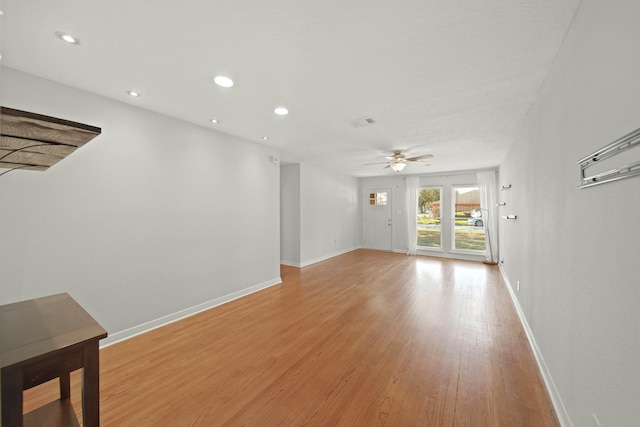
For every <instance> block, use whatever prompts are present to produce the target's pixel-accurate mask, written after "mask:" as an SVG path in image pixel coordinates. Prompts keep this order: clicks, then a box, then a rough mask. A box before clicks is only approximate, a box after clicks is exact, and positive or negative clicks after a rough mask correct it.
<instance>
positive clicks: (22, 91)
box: [0, 68, 280, 337]
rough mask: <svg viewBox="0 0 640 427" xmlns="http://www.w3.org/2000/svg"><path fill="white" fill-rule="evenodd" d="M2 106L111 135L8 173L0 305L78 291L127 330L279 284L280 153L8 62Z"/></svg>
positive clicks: (1, 216) (121, 331)
mask: <svg viewBox="0 0 640 427" xmlns="http://www.w3.org/2000/svg"><path fill="white" fill-rule="evenodd" d="M2 104H3V105H4V106H7V107H12V108H17V109H22V110H27V111H32V112H36V113H42V114H45V115H51V116H55V117H60V118H64V119H67V120H72V121H78V122H82V123H87V124H90V125H94V126H98V127H101V128H102V131H103V133H102V135H101V136H99V137H97V138H96V139H95V140H93V141H92V142H90V143H89V144H87V145H86V146H85V147H82V148H80V149H79V150H77V151H76V152H75V153H73V154H72V155H71V156H69V157H68V158H67V159H64V160H63V161H61V162H60V163H58V164H57V165H55V166H54V167H52V168H51V169H50V170H48V171H46V172H30V171H14V172H11V173H8V174H6V175H4V176H2V177H0V195H1V200H2V207H1V209H0V236H1V239H2V240H1V244H0V282H1V283H2V286H1V288H0V304H4V303H9V302H14V301H18V300H23V299H28V298H34V297H38V296H44V295H48V294H54V293H58V292H69V293H70V294H71V295H72V296H73V297H74V298H75V299H76V300H77V301H79V302H80V304H82V305H83V306H84V307H85V308H86V309H87V310H88V311H89V312H90V313H91V314H92V315H93V316H94V317H95V318H96V319H97V320H98V321H99V322H100V323H101V324H102V325H103V326H104V327H105V328H106V329H107V330H108V331H109V333H110V334H116V335H115V336H116V337H124V336H126V335H127V333H128V332H127V331H129V332H135V331H139V330H140V328H139V327H140V326H141V325H144V324H146V322H151V323H150V324H146V326H150V325H154V324H155V323H154V322H156V321H158V319H161V318H163V317H164V316H171V315H172V314H174V313H178V312H181V311H183V310H187V311H188V310H189V309H191V308H193V307H202V304H206V303H207V302H216V301H221V300H224V299H225V298H228V297H229V296H238V295H241V294H243V293H245V292H246V291H248V290H252V289H257V288H259V287H262V286H267V285H270V284H273V283H277V282H278V281H279V255H280V248H279V235H280V232H279V226H280V224H279V167H278V166H277V165H275V164H273V163H272V162H271V160H270V155H274V154H275V155H277V154H278V153H272V152H271V150H270V149H268V148H266V147H265V146H262V145H259V144H256V143H253V142H249V141H245V140H241V139H238V138H233V137H230V136H227V135H224V134H221V133H218V132H215V131H212V130H208V129H206V128H204V127H198V126H195V125H192V124H187V123H185V122H182V121H179V120H175V119H172V118H169V117H166V116H162V115H159V114H155V113H152V112H149V111H145V110H142V109H139V108H136V107H133V106H130V105H127V104H125V103H120V102H116V101H113V100H110V99H106V98H103V97H100V96H96V95H93V94H90V93H87V92H83V91H80V90H76V89H73V88H70V87H67V86H63V85H60V84H56V83H53V82H50V81H46V80H42V79H39V78H36V77H33V76H30V75H27V74H24V73H21V72H18V71H15V70H12V69H6V68H4V69H3V70H2ZM230 158H232V159H242V160H241V161H239V162H228V161H227V159H230ZM165 320H166V318H165ZM136 327H138V329H136ZM129 328H134V329H133V330H132V329H129Z"/></svg>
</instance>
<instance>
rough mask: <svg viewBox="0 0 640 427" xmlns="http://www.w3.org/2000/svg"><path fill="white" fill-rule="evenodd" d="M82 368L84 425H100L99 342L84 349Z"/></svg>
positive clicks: (96, 426) (87, 426)
mask: <svg viewBox="0 0 640 427" xmlns="http://www.w3.org/2000/svg"><path fill="white" fill-rule="evenodd" d="M83 359H84V368H83V369H82V421H83V423H82V424H83V426H84V427H98V426H99V425H100V359H99V352H98V342H97V341H96V342H95V343H90V344H87V345H85V346H84V349H83Z"/></svg>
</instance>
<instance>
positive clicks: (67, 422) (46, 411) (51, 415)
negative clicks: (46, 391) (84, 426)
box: [24, 399, 80, 427]
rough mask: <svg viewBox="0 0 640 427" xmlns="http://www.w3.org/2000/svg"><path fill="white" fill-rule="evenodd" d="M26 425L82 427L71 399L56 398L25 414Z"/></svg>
mask: <svg viewBox="0 0 640 427" xmlns="http://www.w3.org/2000/svg"><path fill="white" fill-rule="evenodd" d="M24 425H25V426H39V427H80V423H79V422H78V419H77V418H76V414H75V412H74V411H73V405H71V400H69V399H62V400H55V401H53V402H51V403H48V404H46V405H44V406H41V407H39V408H37V409H34V410H33V411H31V412H29V413H27V414H25V415H24Z"/></svg>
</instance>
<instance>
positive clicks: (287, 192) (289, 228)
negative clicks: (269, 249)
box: [280, 164, 300, 266]
mask: <svg viewBox="0 0 640 427" xmlns="http://www.w3.org/2000/svg"><path fill="white" fill-rule="evenodd" d="M280 262H281V263H282V264H286V265H293V266H299V265H300V165H299V164H292V165H283V166H281V167H280Z"/></svg>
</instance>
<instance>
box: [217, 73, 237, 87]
mask: <svg viewBox="0 0 640 427" xmlns="http://www.w3.org/2000/svg"><path fill="white" fill-rule="evenodd" d="M213 81H214V82H215V83H216V84H217V85H218V86H221V87H231V86H233V80H231V79H230V78H229V77H225V76H215V77H214V79H213Z"/></svg>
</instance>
